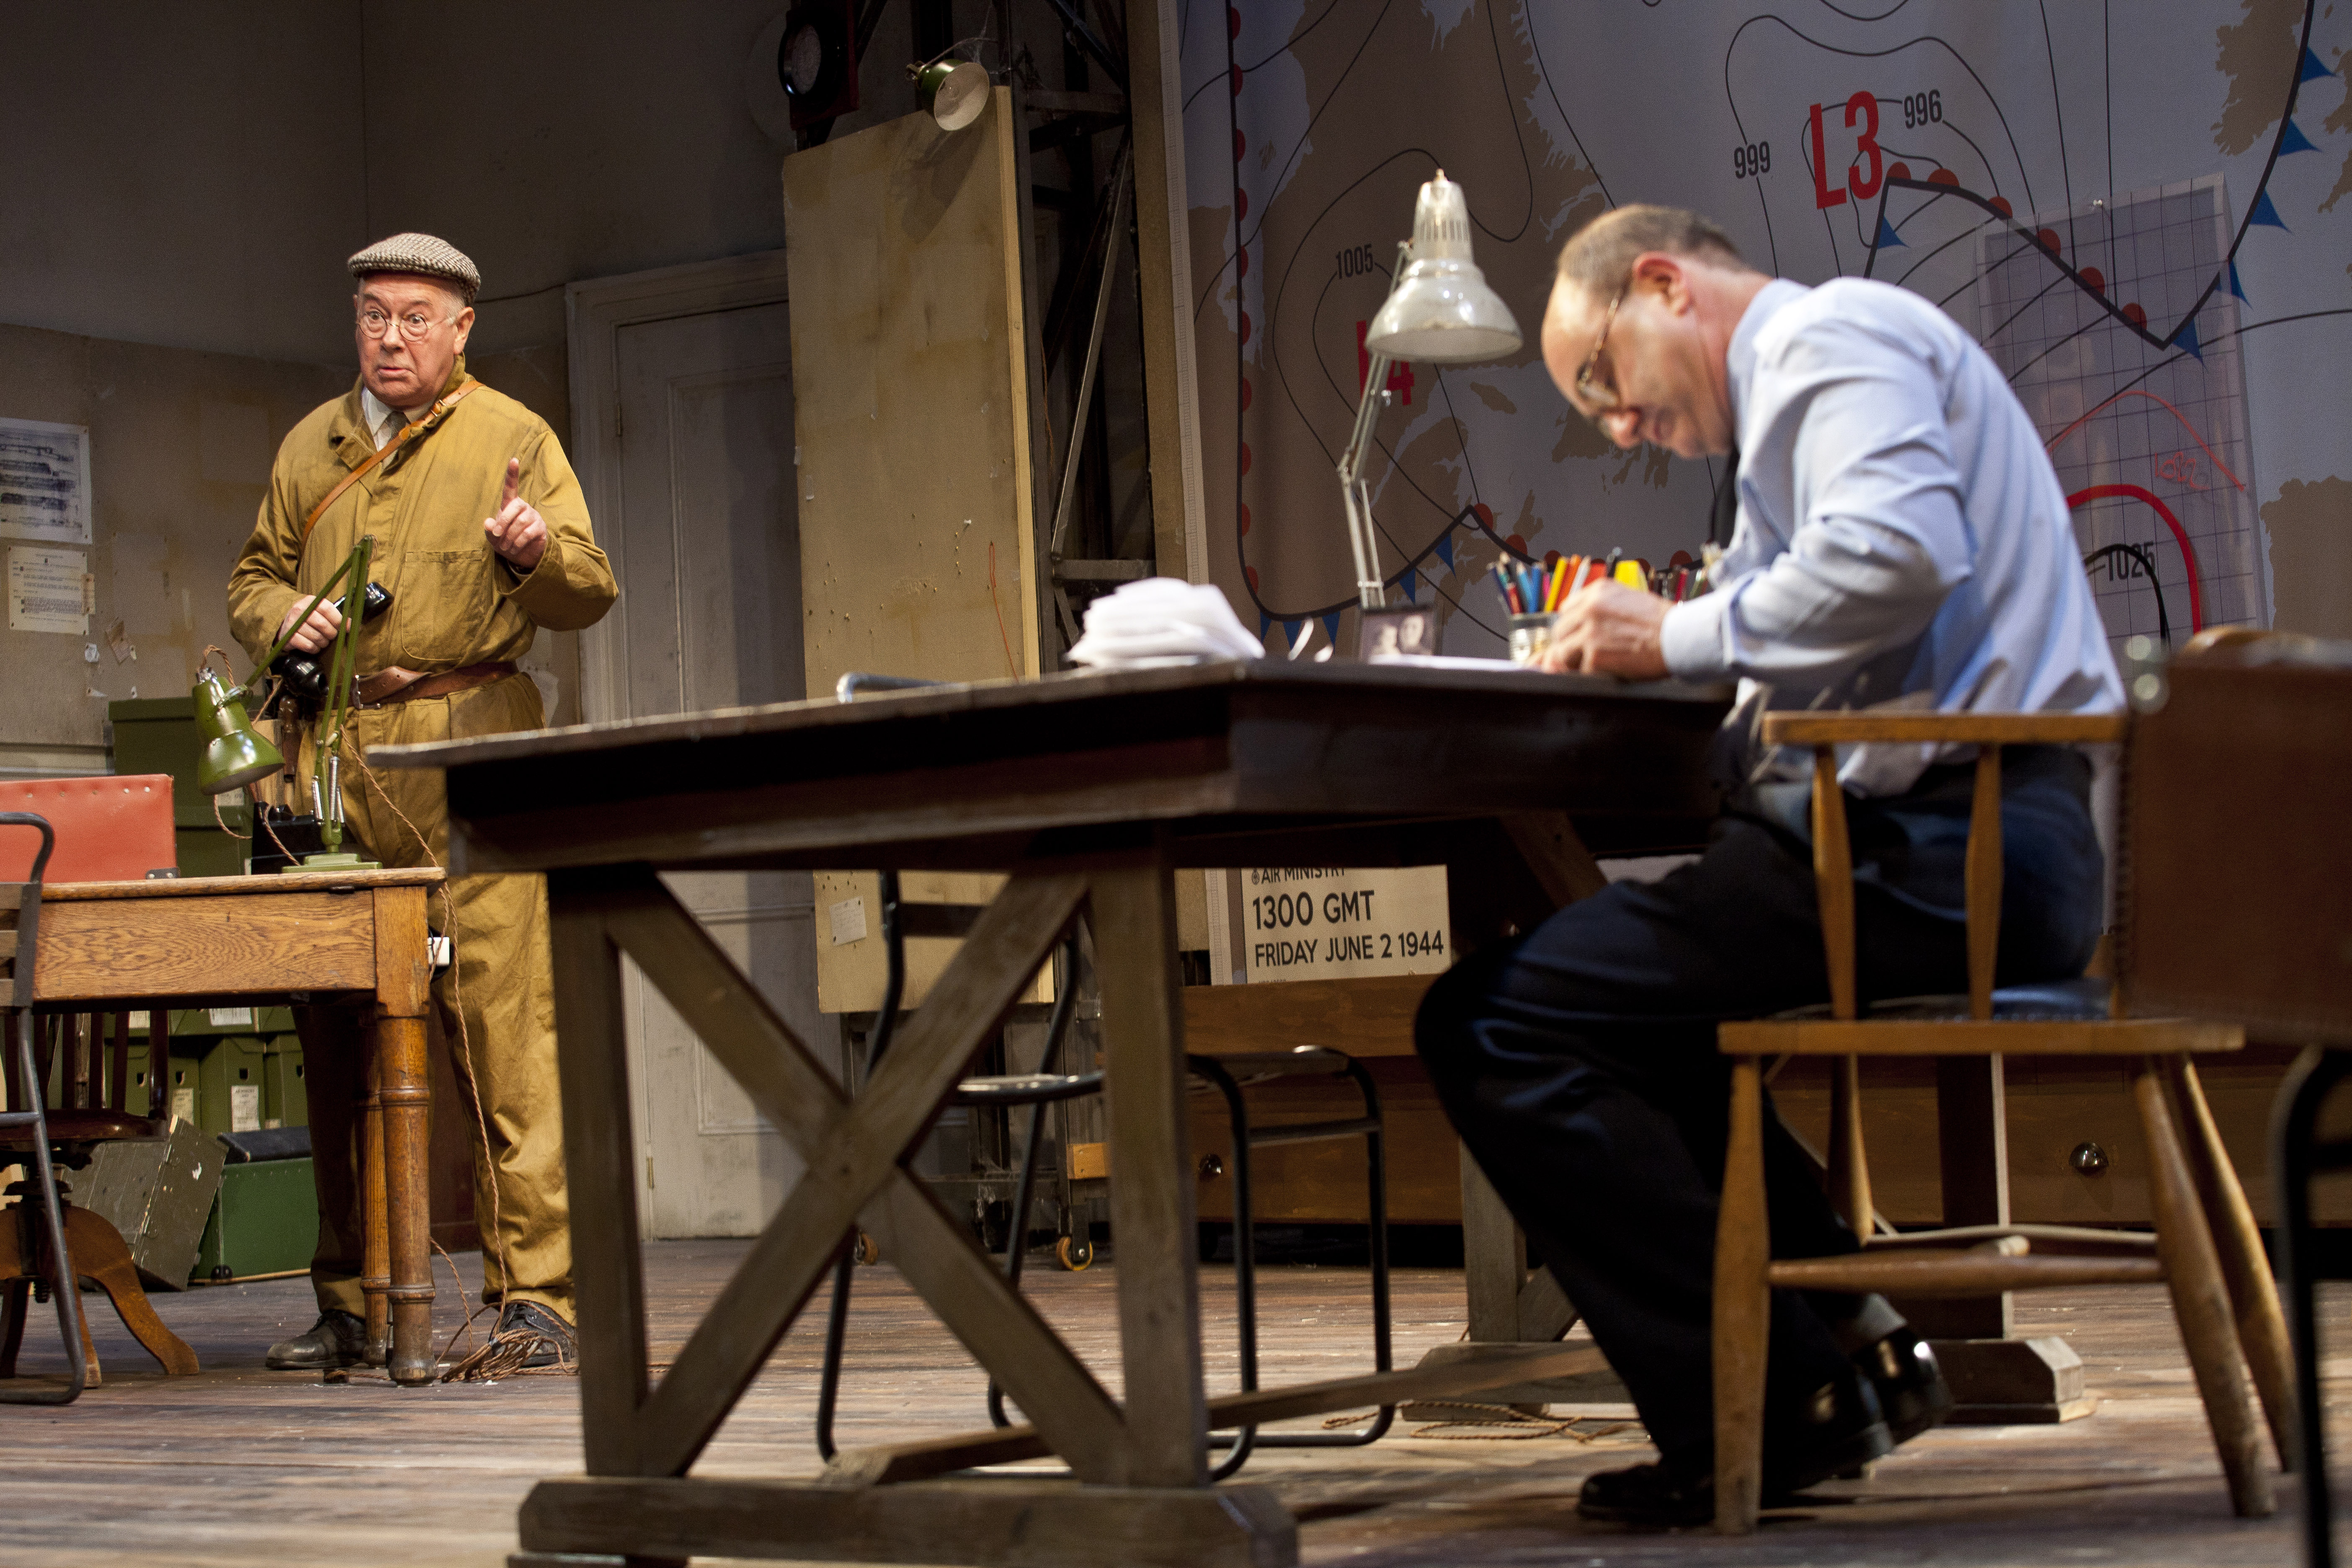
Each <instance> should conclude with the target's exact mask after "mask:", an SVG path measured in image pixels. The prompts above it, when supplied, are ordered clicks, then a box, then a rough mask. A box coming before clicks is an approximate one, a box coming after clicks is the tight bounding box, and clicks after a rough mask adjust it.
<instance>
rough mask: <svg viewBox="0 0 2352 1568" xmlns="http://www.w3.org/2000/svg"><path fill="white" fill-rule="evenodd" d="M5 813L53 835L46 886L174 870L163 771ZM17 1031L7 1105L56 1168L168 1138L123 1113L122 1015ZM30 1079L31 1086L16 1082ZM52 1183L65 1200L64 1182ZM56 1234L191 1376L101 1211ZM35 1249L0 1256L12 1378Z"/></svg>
mask: <svg viewBox="0 0 2352 1568" xmlns="http://www.w3.org/2000/svg"><path fill="white" fill-rule="evenodd" d="M11 811H15V812H29V813H37V814H38V815H39V816H43V817H45V818H47V821H48V822H49V824H50V826H52V827H53V828H54V829H55V830H56V833H57V851H56V854H55V855H54V856H53V857H52V858H50V861H49V864H48V867H47V875H46V877H45V878H44V880H45V881H46V882H47V884H49V885H52V886H54V885H55V884H57V883H59V882H66V881H80V882H103V881H137V880H142V879H144V878H145V877H146V875H147V873H148V872H149V871H151V870H159V869H169V868H172V867H173V864H174V859H175V855H176V849H175V846H174V841H173V826H172V777H171V775H170V774H169V773H146V774H133V775H121V776H108V777H102V778H81V779H38V780H34V781H31V782H27V783H10V784H0V812H11ZM18 839H22V840H24V842H21V843H19V842H16V840H18ZM34 847H35V846H34V845H33V843H32V839H31V836H30V835H27V834H16V835H10V836H8V838H7V839H6V840H5V841H0V883H5V882H9V881H16V882H24V881H27V880H29V879H30V873H31V867H32V858H33V854H32V851H33V849H34ZM25 978H37V977H20V980H19V984H23V983H24V979H25ZM148 1016H149V1017H150V1018H152V1019H156V1020H159V1022H158V1024H157V1025H156V1026H155V1027H154V1029H153V1031H152V1035H151V1036H150V1039H151V1046H150V1049H149V1057H150V1065H151V1067H152V1068H155V1069H157V1070H160V1068H161V1067H162V1065H163V1048H162V1047H163V1041H164V1035H165V1030H164V1027H163V1026H162V1024H161V1023H160V1020H161V1019H163V1017H164V1016H166V1015H165V1014H164V1013H163V1011H162V1009H160V1008H155V1009H150V1010H149V1013H148ZM24 1026H25V1027H26V1028H27V1029H28V1030H29V1031H30V1033H31V1049H30V1051H29V1052H25V1053H17V1054H16V1055H12V1056H11V1057H10V1058H9V1059H8V1062H7V1065H6V1078H7V1094H8V1104H9V1105H10V1106H11V1107H12V1108H18V1107H23V1106H26V1105H27V1104H30V1103H32V1102H33V1101H34V1100H44V1101H47V1103H48V1112H47V1128H46V1129H45V1131H46V1138H47V1148H48V1150H49V1152H50V1153H51V1154H52V1156H53V1157H54V1158H55V1160H56V1163H58V1164H59V1165H62V1166H63V1167H65V1168H66V1169H67V1170H79V1169H82V1168H83V1167H85V1166H87V1165H88V1164H89V1161H90V1155H91V1153H92V1152H93V1151H94V1150H95V1149H96V1148H97V1146H98V1145H99V1144H100V1143H107V1142H120V1141H123V1140H130V1139H150V1138H162V1137H163V1136H165V1135H166V1134H167V1133H168V1132H169V1131H170V1130H171V1116H170V1111H169V1108H168V1107H167V1106H165V1105H163V1104H161V1103H153V1104H151V1105H150V1107H149V1108H148V1109H149V1110H154V1111H157V1112H159V1114H154V1115H149V1114H145V1113H144V1112H135V1111H133V1110H131V1094H130V1090H131V1071H130V1060H131V1015H130V1014H129V1013H127V1012H120V1011H110V1012H95V1013H94V1012H88V1011H81V1010H76V1009H73V1008H72V1005H71V1004H65V1005H61V1006H55V1007H53V1006H51V1005H47V1004H44V1003H42V1002H40V1001H39V1000H38V998H37V997H35V999H34V1002H33V1005H32V1009H31V1013H30V1016H27V1017H26V1018H25V1020H24ZM20 1057H22V1058H25V1059H24V1060H20V1059H19V1058H20ZM28 1071H29V1072H30V1073H31V1074H32V1077H33V1079H34V1083H33V1084H31V1085H28V1084H26V1082H25V1074H26V1072H28ZM150 1076H151V1079H152V1077H153V1074H152V1073H151V1075H150ZM158 1081H160V1080H158ZM153 1098H154V1097H153V1096H152V1094H151V1100H152V1099H153ZM39 1136H40V1134H38V1133H36V1132H35V1131H34V1130H33V1129H31V1128H30V1127H8V1128H5V1129H0V1162H12V1161H13V1160H15V1159H17V1158H23V1157H25V1156H27V1155H30V1154H31V1153H32V1152H33V1149H34V1143H35V1141H36V1139H37V1138H38V1137H39ZM58 1185H59V1187H60V1188H61V1189H64V1190H65V1191H66V1192H68V1193H69V1192H70V1188H69V1187H68V1185H67V1184H65V1183H64V1182H62V1181H61V1182H59V1184H58ZM0 1228H5V1227H0ZM65 1228H66V1247H67V1250H68V1253H70V1254H71V1256H72V1260H73V1268H74V1272H75V1273H76V1274H77V1275H79V1277H80V1278H82V1279H86V1280H88V1281H89V1282H90V1283H91V1284H94V1285H96V1286H97V1287H99V1289H102V1290H104V1291H105V1292H106V1294H107V1297H108V1299H109V1300H111V1301H112V1302H113V1303H114V1310H115V1311H116V1313H117V1314H119V1315H120V1316H121V1319H122V1322H123V1326H124V1327H125V1328H128V1329H129V1330H130V1331H131V1334H132V1335H133V1336H134V1337H135V1338H137V1340H138V1341H139V1342H140V1343H141V1344H142V1345H144V1346H145V1347H146V1348H147V1351H148V1352H149V1353H150V1354H152V1356H154V1358H155V1359H156V1360H157V1361H158V1362H160V1363H163V1370H164V1371H165V1372H167V1373H193V1372H194V1371H195V1370H196V1354H195V1352H194V1351H193V1350H190V1349H189V1348H188V1346H187V1344H186V1342H184V1341H183V1340H182V1339H180V1337H179V1336H178V1335H176V1334H174V1333H173V1332H172V1331H171V1330H169V1329H167V1328H165V1327H164V1326H163V1320H162V1319H160V1318H158V1317H157V1316H156V1315H155V1310H154V1309H153V1308H152V1306H150V1305H149V1304H148V1300H147V1293H146V1291H145V1290H144V1289H142V1287H141V1285H140V1283H139V1270H138V1268H137V1267H136V1266H135V1265H134V1264H133V1263H132V1262H131V1249H130V1247H128V1246H127V1245H126V1244H125V1243H124V1241H123V1239H122V1234H121V1232H120V1231H118V1230H116V1229H115V1228H114V1226H112V1225H111V1224H110V1223H108V1221H107V1220H106V1219H105V1218H104V1217H103V1216H102V1215H97V1214H94V1213H92V1212H91V1211H89V1209H85V1208H77V1207H75V1206H73V1205H71V1204H70V1203H68V1205H66V1209H65ZM33 1252H34V1249H30V1248H26V1247H15V1248H0V1377H7V1376H12V1375H14V1373H15V1372H16V1349H17V1345H18V1342H19V1341H20V1340H21V1339H22V1338H23V1335H24V1327H25V1317H26V1298H27V1296H29V1295H30V1293H31V1291H32V1289H33V1284H34V1281H35V1279H37V1278H40V1277H41V1276H42V1273H43V1270H42V1269H41V1267H40V1259H39V1258H37V1257H36V1256H34V1255H33ZM84 1353H85V1359H86V1361H87V1363H88V1369H89V1371H88V1375H89V1381H90V1382H91V1383H93V1384H94V1383H96V1382H98V1381H99V1368H98V1357H97V1354H96V1352H94V1351H91V1350H90V1349H89V1342H88V1337H87V1330H86V1328H85V1333H84Z"/></svg>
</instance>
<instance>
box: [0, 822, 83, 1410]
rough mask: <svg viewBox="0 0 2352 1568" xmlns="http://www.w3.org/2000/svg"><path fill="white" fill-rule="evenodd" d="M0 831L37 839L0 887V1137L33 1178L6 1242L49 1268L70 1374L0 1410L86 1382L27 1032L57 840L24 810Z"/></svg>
mask: <svg viewBox="0 0 2352 1568" xmlns="http://www.w3.org/2000/svg"><path fill="white" fill-rule="evenodd" d="M0 827H32V828H37V829H39V831H40V835H41V849H40V853H39V854H38V855H37V856H35V857H34V858H33V876H32V879H31V880H30V881H27V882H5V883H0V931H5V929H6V928H7V925H8V924H9V923H11V922H13V924H14V925H15V927H16V948H15V951H14V952H13V953H12V954H10V955H8V956H7V957H5V959H0V963H5V964H6V966H7V970H6V973H5V975H0V1024H5V1028H6V1031H7V1037H8V1050H9V1051H10V1053H11V1056H12V1058H13V1066H14V1072H13V1074H12V1075H11V1080H10V1082H11V1088H12V1089H15V1091H16V1098H18V1099H21V1100H23V1101H24V1103H23V1104H22V1105H11V1106H10V1107H9V1108H8V1109H7V1110H0V1135H6V1134H20V1135H21V1134H29V1136H28V1137H23V1138H22V1141H23V1142H26V1143H27V1144H28V1145H29V1147H28V1149H27V1152H28V1153H29V1154H30V1156H31V1159H30V1161H29V1162H28V1163H30V1165H31V1167H32V1173H33V1180H32V1182H31V1184H30V1185H29V1187H28V1186H27V1184H25V1183H21V1182H20V1183H18V1184H16V1186H14V1187H12V1188H10V1189H9V1191H10V1193H11V1194H13V1195H14V1196H15V1197H16V1205H15V1207H14V1209H13V1211H12V1213H11V1215H10V1217H11V1218H12V1219H13V1220H14V1222H15V1226H16V1230H15V1234H14V1235H13V1236H10V1237H7V1238H6V1239H7V1241H8V1242H9V1243H10V1244H12V1245H14V1246H15V1247H17V1248H20V1249H21V1251H20V1253H19V1256H23V1257H39V1258H41V1259H42V1260H43V1261H45V1262H46V1263H47V1264H48V1266H49V1267H48V1270H47V1274H48V1287H49V1294H50V1296H51V1298H52V1299H54V1300H55V1301H56V1302H57V1308H58V1331H59V1332H60V1333H61V1334H62V1335H63V1337H64V1341H65V1350H66V1365H67V1366H68V1368H69V1369H70V1370H69V1371H68V1373H67V1374H66V1382H65V1385H64V1386H63V1387H62V1388H60V1387H56V1386H49V1387H43V1388H37V1389H18V1388H0V1405H70V1404H72V1403H73V1402H74V1401H75V1400H77V1399H79V1398H80V1397H81V1391H82V1387H83V1385H84V1384H85V1382H86V1381H87V1378H88V1364H87V1360H86V1355H87V1352H86V1350H85V1345H86V1342H87V1334H86V1332H85V1331H84V1328H83V1325H82V1315H81V1290H80V1288H79V1282H78V1280H77V1279H76V1277H75V1274H74V1266H73V1258H72V1257H71V1255H70V1254H69V1253H68V1251H67V1250H66V1217H65V1207H64V1205H63V1204H62V1203H61V1202H60V1201H59V1199H58V1173H57V1170H56V1167H55V1166H54V1164H53V1163H51V1161H50V1157H49V1124H48V1117H47V1112H46V1111H45V1110H44V1108H43V1105H42V1100H43V1098H44V1092H43V1080H42V1075H41V1074H40V1073H38V1072H37V1071H36V1070H35V1069H34V1063H33V1028H32V1019H33V1001H34V994H35V980H36V976H35V973H34V970H35V961H36V959H37V956H38V952H39V947H40V919H41V874H42V873H43V872H44V871H46V870H47V869H48V865H49V852H50V851H51V850H53V849H55V848H56V847H57V835H55V834H54V833H52V832H50V831H49V825H48V823H47V820H46V819H45V818H42V817H38V816H34V815H32V814H31V813H30V812H16V811H11V812H0ZM18 1141H19V1138H18V1137H15V1136H12V1137H9V1138H8V1142H11V1143H14V1142H18ZM35 1198H38V1200H39V1205H38V1206H39V1209H40V1215H41V1222H42V1223H41V1226H40V1228H38V1229H36V1227H35V1225H34V1221H33V1209H34V1207H35V1204H34V1200H35ZM10 1326H11V1327H12V1328H14V1327H16V1326H17V1325H15V1324H11V1325H10ZM9 1381H11V1382H13V1381H15V1380H14V1379H10V1380H9Z"/></svg>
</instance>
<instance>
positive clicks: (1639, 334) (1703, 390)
mask: <svg viewBox="0 0 2352 1568" xmlns="http://www.w3.org/2000/svg"><path fill="white" fill-rule="evenodd" d="M1769 281H1770V279H1767V278H1766V277H1765V276H1764V275H1763V274H1762V273H1760V272H1758V271H1755V270H1754V269H1752V268H1749V267H1748V264H1747V263H1746V262H1745V261H1743V260H1741V259H1740V257H1739V250H1738V247H1737V246H1735V245H1734V244H1733V243H1732V241H1731V237H1730V236H1729V235H1727V234H1726V233H1724V232H1723V230H1722V229H1721V228H1720V227H1718V226H1716V225H1715V224H1714V223H1712V222H1710V221H1708V220H1707V219H1706V218H1705V217H1702V216H1699V215H1698V214H1697V213H1695V212H1688V211H1685V210H1684V209H1682V208H1679V207H1661V206H1630V207H1619V208H1618V209H1617V210H1615V211H1614V212H1611V213H1608V214H1605V215H1604V216H1601V217H1599V218H1596V219H1594V220H1593V221H1592V222H1591V223H1589V224H1587V225H1585V226H1584V227H1582V228H1580V229H1579V230H1578V231H1577V232H1576V233H1575V235H1573V236H1572V237H1570V239H1569V242H1568V244H1567V245H1566V246H1564V247H1562V248H1561V250H1560V253H1559V276H1558V278H1557V279H1555V280H1554V282H1553V285H1552V292H1551V300H1550V304H1549V308H1548V309H1547V310H1545V312H1544V324H1543V354H1544V363H1545V365H1546V367H1547V368H1548V369H1549V370H1550V372H1551V375H1552V380H1553V381H1554V382H1555V383H1557V384H1558V385H1559V389H1560V393H1561V395H1563V396H1565V397H1566V398H1567V399H1568V401H1569V403H1570V405H1571V406H1573V407H1574V408H1575V409H1576V411H1577V412H1578V413H1580V414H1581V415H1583V416H1585V417H1586V418H1588V419H1590V420H1591V421H1592V422H1593V424H1594V425H1596V426H1599V427H1600V428H1601V431H1602V432H1603V433H1604V434H1606V435H1607V436H1608V437H1609V438H1610V439H1611V440H1612V441H1613V442H1615V443H1616V444H1617V445H1618V446H1620V447H1636V446H1640V445H1641V444H1643V442H1655V443H1656V444H1657V445H1659V446H1662V447H1665V448H1667V449H1668V450H1669V451H1672V452H1674V453H1675V454H1676V455H1677V456H1680V457H1685V458H1695V457H1698V456H1700V455H1701V454H1703V453H1707V452H1722V451H1727V450H1729V449H1730V447H1731V445H1732V440H1733V436H1734V432H1733V430H1732V414H1731V398H1730V393H1729V390H1728V374H1727V371H1726V368H1725V363H1724V355H1725V353H1726V351H1727V349H1728V348H1729V346H1730V342H1731V334H1732V331H1733V330H1734V329H1735V328H1736V327H1738V323H1739V318H1740V316H1741V315H1742V314H1743V313H1745V312H1746V310H1747V309H1748V302H1749V301H1750V300H1754V299H1755V297H1756V292H1757V290H1758V289H1761V288H1763V287H1764V285H1765V284H1766V283H1767V282H1769Z"/></svg>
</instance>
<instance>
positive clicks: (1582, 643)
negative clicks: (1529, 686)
mask: <svg viewBox="0 0 2352 1568" xmlns="http://www.w3.org/2000/svg"><path fill="white" fill-rule="evenodd" d="M1673 607H1674V606H1673V605H1669V604H1668V603H1667V602H1666V601H1665V600H1664V599H1662V598H1660V597H1658V595H1655V594H1649V593H1644V592H1643V591H1642V590H1640V589H1638V588H1628V587H1626V586H1625V585H1624V584H1622V583H1613V582H1609V581H1606V580H1602V581H1598V582H1592V583H1588V584H1585V585H1584V586H1583V587H1581V588H1579V589H1577V590H1576V592H1574V593H1572V594H1570V595H1569V596H1568V599H1567V601H1566V602H1565V603H1563V604H1562V605H1560V607H1559V613H1558V614H1556V615H1554V616H1552V618H1551V646H1549V647H1547V648H1545V649H1544V651H1543V653H1542V654H1541V656H1539V657H1538V658H1537V660H1536V668H1538V669H1548V670H1550V671H1552V672H1554V673H1555V674H1559V673H1566V674H1572V675H1616V676H1622V677H1623V678H1624V679H1628V680H1664V679H1665V678H1666V674H1667V670H1666V659H1665V655H1664V653H1663V652H1662V651H1661V650H1660V647H1659V643H1658V628H1659V627H1660V626H1662V625H1664V621H1665V618H1666V612H1667V611H1668V610H1670V609H1672V608H1673Z"/></svg>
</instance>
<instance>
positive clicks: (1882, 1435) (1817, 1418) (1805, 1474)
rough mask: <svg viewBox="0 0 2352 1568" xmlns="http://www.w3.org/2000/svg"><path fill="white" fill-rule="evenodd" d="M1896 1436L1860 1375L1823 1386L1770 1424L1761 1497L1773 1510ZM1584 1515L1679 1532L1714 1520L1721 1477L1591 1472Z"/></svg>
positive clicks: (1668, 1469) (1669, 1470)
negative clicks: (1716, 1489)
mask: <svg viewBox="0 0 2352 1568" xmlns="http://www.w3.org/2000/svg"><path fill="white" fill-rule="evenodd" d="M1894 1447H1895V1440H1894V1438H1893V1437H1892V1436H1890V1435H1889V1434H1888V1432H1887V1430H1886V1423H1885V1421H1884V1420H1882V1419H1881V1418H1880V1416H1879V1412H1878V1397H1877V1394H1875V1393H1874V1391H1873V1390H1872V1388H1871V1386H1870V1384H1869V1383H1868V1382H1867V1381H1866V1380H1865V1379H1864V1378H1863V1377H1862V1376H1861V1375H1860V1374H1859V1373H1852V1374H1848V1375H1846V1376H1843V1377H1840V1378H1837V1379H1836V1380H1834V1381H1832V1382H1830V1383H1825V1384H1822V1386H1821V1387H1820V1388H1818V1389H1816V1390H1815V1391H1814V1392H1813V1394H1811V1396H1810V1397H1809V1398H1807V1399H1806V1400H1805V1401H1804V1402H1803V1404H1802V1405H1801V1407H1800V1408H1798V1409H1797V1410H1795V1411H1793V1412H1791V1413H1789V1414H1787V1415H1776V1416H1775V1417H1774V1418H1772V1419H1770V1420H1768V1421H1767V1422H1766V1424H1765V1427H1764V1477H1763V1482H1764V1484H1763V1501H1764V1504H1765V1506H1766V1507H1768V1508H1769V1507H1772V1506H1774V1505H1776V1504H1778V1503H1780V1502H1784V1501H1786V1500H1788V1499H1789V1498H1790V1497H1791V1496H1793V1495H1794V1494H1795V1493H1798V1492H1801V1491H1803V1490H1804V1489H1806V1488H1808V1487H1812V1486H1818V1485H1820V1484H1821V1483H1822V1482H1823V1481H1825V1480H1828V1479H1830V1478H1831V1477H1832V1476H1840V1475H1843V1474H1845V1473H1846V1472H1848V1471H1850V1470H1854V1469H1858V1468H1861V1467H1862V1466H1864V1465H1866V1464H1868V1463H1870V1462H1871V1461H1872V1460H1873V1459H1878V1458H1885V1456H1886V1455H1887V1454H1888V1453H1889V1452H1891V1451H1892V1450H1893V1449H1894ZM1576 1511H1577V1512H1578V1513H1579V1514H1580V1515H1581V1516H1583V1517H1584V1518H1586V1519H1592V1520H1604V1521H1611V1522H1613V1523H1618V1524H1638V1525H1647V1526H1650V1527H1651V1528H1653V1529H1662V1530H1679V1529H1688V1528H1691V1527H1693V1526H1696V1525H1702V1524H1706V1523H1709V1522H1711V1521H1713V1520H1714V1518H1715V1476H1714V1473H1713V1472H1712V1470H1710V1469H1698V1470H1694V1469H1692V1468H1690V1467H1688V1466H1683V1467H1675V1466H1672V1465H1667V1464H1663V1463H1661V1464H1655V1465H1634V1466H1633V1467H1631V1468H1627V1469H1622V1470H1604V1471H1602V1472H1601V1474H1599V1475H1597V1476H1593V1477H1591V1478H1590V1479H1587V1480H1586V1481H1585V1483H1584V1489H1583V1490H1582V1492H1581V1493H1580V1494H1579V1496H1578V1497H1577V1500H1576Z"/></svg>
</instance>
